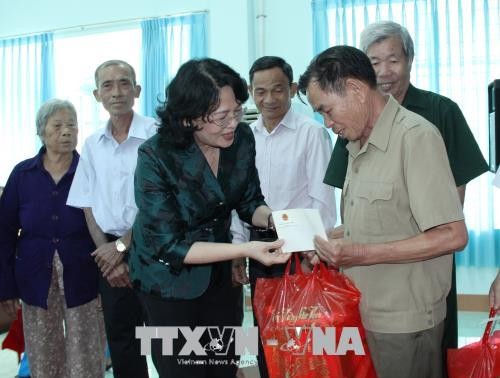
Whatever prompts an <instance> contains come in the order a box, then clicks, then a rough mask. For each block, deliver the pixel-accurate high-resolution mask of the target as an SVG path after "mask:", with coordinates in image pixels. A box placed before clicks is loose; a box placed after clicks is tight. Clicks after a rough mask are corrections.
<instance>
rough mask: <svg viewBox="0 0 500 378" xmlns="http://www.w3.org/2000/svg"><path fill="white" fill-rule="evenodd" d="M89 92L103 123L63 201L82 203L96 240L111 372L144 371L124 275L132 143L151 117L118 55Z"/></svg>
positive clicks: (137, 313) (136, 306)
mask: <svg viewBox="0 0 500 378" xmlns="http://www.w3.org/2000/svg"><path fill="white" fill-rule="evenodd" d="M95 82H96V89H95V90H94V96H95V98H96V100H97V101H98V102H101V103H102V105H103V107H104V108H105V109H106V110H107V111H108V113H109V115H110V119H109V121H108V122H107V124H106V126H105V127H104V128H103V129H100V130H98V131H97V132H96V133H94V134H93V135H91V136H90V137H89V138H87V140H86V141H85V144H84V146H83V149H82V153H81V157H80V162H79V164H78V167H77V170H76V173H75V177H74V179H73V184H72V186H71V190H70V193H69V196H68V201H67V204H68V205H70V206H75V207H79V208H83V209H84V212H85V217H86V220H87V225H88V227H89V231H90V234H91V236H92V238H93V240H94V242H95V244H96V246H97V249H96V250H95V251H94V252H93V256H94V257H95V260H96V262H97V264H98V265H99V268H100V269H101V272H102V277H101V280H100V284H99V288H100V293H101V298H102V305H103V311H104V322H105V326H106V336H107V340H108V345H109V349H110V354H111V362H112V365H113V374H114V376H115V378H122V377H130V378H144V377H148V370H147V364H146V358H145V356H141V355H140V342H139V340H138V339H136V338H135V327H136V326H142V325H143V324H144V312H143V310H142V307H141V304H140V302H139V300H138V298H137V297H136V294H135V292H134V291H133V289H132V285H131V282H130V280H129V275H128V265H127V262H126V261H127V250H128V249H129V246H130V239H131V228H132V224H133V222H134V219H135V215H136V213H137V207H136V206H135V200H134V172H135V166H136V162H137V149H138V148H139V146H140V145H141V144H142V143H143V142H144V141H145V140H146V139H148V138H149V137H151V136H152V135H154V134H155V133H156V125H155V120H154V119H153V118H149V117H144V116H141V115H139V114H137V113H135V112H134V111H133V110H132V107H133V105H134V101H135V99H136V98H138V97H139V95H140V93H141V87H140V86H139V85H137V83H136V77H135V71H134V69H133V67H132V66H130V64H128V63H126V62H124V61H120V60H110V61H106V62H104V63H102V64H101V65H100V66H99V67H97V69H96V71H95Z"/></svg>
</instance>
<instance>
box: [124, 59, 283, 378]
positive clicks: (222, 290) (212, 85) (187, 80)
mask: <svg viewBox="0 0 500 378" xmlns="http://www.w3.org/2000/svg"><path fill="white" fill-rule="evenodd" d="M247 98H248V91H247V86H246V83H245V81H244V80H243V79H242V78H241V77H240V76H239V75H238V74H237V73H236V72H235V71H234V70H232V69H231V68H230V67H228V66H227V65H225V64H223V63H221V62H219V61H217V60H214V59H201V60H191V61H189V62H187V63H185V64H183V65H182V66H181V68H180V69H179V71H178V72H177V75H176V76H175V78H174V79H173V80H172V81H171V82H170V84H169V86H168V87H167V89H166V102H165V103H164V104H163V106H161V107H160V108H159V109H158V116H159V117H160V119H161V125H160V128H159V132H158V134H157V135H155V136H153V137H152V138H150V139H149V140H148V141H146V142H145V143H144V144H143V145H142V146H141V147H140V148H139V156H138V161H137V168H136V173H135V175H136V176H135V198H136V204H137V207H138V209H139V212H138V214H137V217H136V220H135V223H134V226H133V232H132V248H131V251H130V260H129V264H130V274H131V279H132V281H133V284H134V286H135V288H136V289H137V290H138V291H139V296H140V298H141V300H142V302H143V304H144V307H145V309H146V312H147V318H148V319H149V324H148V325H152V326H187V327H196V326H218V327H221V328H220V332H221V335H222V326H237V325H241V309H240V308H239V307H238V306H237V302H238V301H239V300H240V298H241V287H233V286H232V282H231V260H232V259H237V258H241V257H250V258H254V259H257V260H259V261H260V262H261V263H264V264H266V265H271V264H274V263H284V262H285V261H286V260H287V258H288V256H287V254H283V253H281V250H280V247H281V246H282V244H283V241H275V242H271V243H264V242H250V243H245V244H239V245H236V244H231V236H230V231H229V227H230V225H231V210H232V209H236V211H237V212H238V214H239V216H240V217H241V218H242V219H243V220H244V221H246V222H248V223H251V224H253V225H255V226H260V227H265V226H267V225H268V220H269V218H270V214H271V210H270V209H269V208H268V207H267V206H266V204H265V202H264V198H263V196H262V194H261V191H260V183H259V178H258V175H257V170H256V168H255V141H254V139H253V134H252V132H251V131H250V128H249V127H248V126H247V125H246V124H243V123H240V121H241V118H242V114H243V109H242V104H243V103H244V102H245V101H246V100H247ZM275 249H276V250H277V251H276V252H272V251H273V250H275ZM210 341H212V342H213V337H212V338H209V337H207V335H206V333H205V334H203V335H202V336H201V338H200V343H201V345H202V346H204V345H210V344H209V343H210ZM225 341H228V340H225ZM183 345H184V339H183V337H182V336H179V340H175V341H174V343H173V353H171V355H170V356H169V355H164V354H163V355H162V348H161V343H155V342H153V344H152V354H153V361H154V363H155V366H156V368H157V370H158V372H159V374H160V377H162V378H164V377H175V378H181V377H189V378H196V377H219V378H224V377H231V378H234V376H235V374H236V369H237V364H236V361H237V358H235V357H234V348H233V347H234V346H231V348H230V352H228V353H227V355H226V356H217V355H215V354H214V353H213V352H207V354H208V358H210V360H203V361H201V362H200V361H198V362H196V363H194V364H189V363H187V364H186V363H182V361H181V362H179V359H180V358H179V351H180V348H181V347H182V346H183ZM208 349H210V348H208ZM208 349H207V348H206V349H205V350H208ZM163 352H165V351H163ZM167 354H168V353H167ZM188 358H189V357H188ZM202 358H203V357H199V356H196V360H200V359H202ZM218 358H219V359H223V361H219V362H218V363H216V364H215V363H213V361H214V360H215V359H218Z"/></svg>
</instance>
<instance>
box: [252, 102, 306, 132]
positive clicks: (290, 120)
mask: <svg viewBox="0 0 500 378" xmlns="http://www.w3.org/2000/svg"><path fill="white" fill-rule="evenodd" d="M294 120H295V114H294V112H293V110H292V107H291V106H290V108H289V109H288V111H287V112H286V114H285V116H284V117H283V119H282V120H281V121H279V123H278V125H277V126H276V127H275V128H274V129H273V131H272V132H271V133H269V134H272V133H274V132H275V130H277V129H278V128H279V127H280V126H283V127H286V128H288V129H291V130H295V129H296V128H297V125H296V123H295V122H294ZM254 130H255V131H257V132H260V133H263V132H266V133H267V129H266V128H265V127H264V121H263V120H262V114H260V115H259V118H258V119H257V121H256V122H255V123H254Z"/></svg>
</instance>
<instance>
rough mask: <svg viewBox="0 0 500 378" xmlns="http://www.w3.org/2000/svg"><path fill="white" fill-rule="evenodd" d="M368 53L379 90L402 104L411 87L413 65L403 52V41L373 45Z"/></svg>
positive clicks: (389, 40) (384, 40)
mask: <svg viewBox="0 0 500 378" xmlns="http://www.w3.org/2000/svg"><path fill="white" fill-rule="evenodd" d="M366 53H367V55H368V57H369V58H370V61H371V63H372V66H373V68H374V70H375V74H376V75H377V84H378V86H379V88H380V89H381V90H382V92H384V93H385V94H391V95H392V96H393V97H394V98H395V99H396V100H397V101H398V102H399V103H400V104H401V103H402V102H403V100H404V98H405V95H406V91H407V90H408V86H409V85H410V71H411V64H412V62H411V61H409V60H408V57H407V56H406V55H405V53H404V52H403V45H402V43H401V40H400V39H399V38H396V37H390V38H386V39H383V40H382V41H380V42H375V43H374V44H372V45H371V46H370V47H369V48H368V50H367V52H366Z"/></svg>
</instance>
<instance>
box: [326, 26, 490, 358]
mask: <svg viewBox="0 0 500 378" xmlns="http://www.w3.org/2000/svg"><path fill="white" fill-rule="evenodd" d="M360 49H361V50H363V51H364V52H365V53H366V54H367V55H368V57H369V58H370V61H371V63H372V66H373V68H374V70H375V74H376V76H377V85H378V88H379V89H380V90H381V91H382V92H383V93H386V94H391V95H392V96H394V98H395V99H396V100H397V101H398V102H399V103H400V104H401V105H402V106H404V107H405V108H406V109H408V110H411V111H412V112H415V113H417V114H419V115H421V116H422V117H424V118H425V119H426V120H428V121H429V122H431V123H432V124H433V125H435V126H436V127H437V128H438V130H439V132H440V133H441V136H442V137H443V140H444V144H445V146H446V152H447V155H448V159H449V162H450V167H451V171H452V173H453V177H454V179H455V185H456V187H457V190H458V193H459V196H460V200H461V202H462V204H463V203H464V200H465V188H466V185H467V183H468V182H470V181H471V180H473V179H474V178H476V177H478V176H480V175H481V174H483V173H484V172H486V171H488V164H487V163H486V161H485V160H484V158H483V155H482V154H481V150H480V149H479V146H478V145H477V142H476V140H475V139H474V136H473V134H472V132H471V130H470V129H469V126H468V125H467V121H466V120H465V118H464V116H463V114H462V112H461V111H460V108H459V107H458V105H457V104H456V103H455V102H453V101H452V100H450V99H449V98H447V97H444V96H441V95H439V94H436V93H433V92H429V91H424V90H422V89H419V88H416V87H414V86H413V85H411V83H410V71H411V67H412V63H413V57H414V48H413V40H412V38H411V36H410V34H409V33H408V30H406V28H404V27H402V26H401V25H399V24H397V23H395V22H392V21H380V22H376V23H373V24H370V25H368V26H367V27H366V29H365V30H364V31H363V32H362V33H361V39H360ZM346 144H347V141H346V140H344V139H342V138H337V141H336V143H335V148H334V150H333V154H332V158H331V159H330V163H329V165H328V169H327V172H326V175H325V179H324V183H325V184H328V185H332V186H335V187H338V188H342V186H343V184H344V179H345V174H346V169H347V157H348V156H347V150H346V148H345V146H346ZM455 280H456V277H455V264H453V271H452V285H451V289H450V292H449V294H448V297H447V299H446V301H447V315H446V320H445V330H444V337H443V351H444V353H443V359H444V362H445V367H446V349H447V348H456V347H457V344H458V321H457V289H456V281H455Z"/></svg>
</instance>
